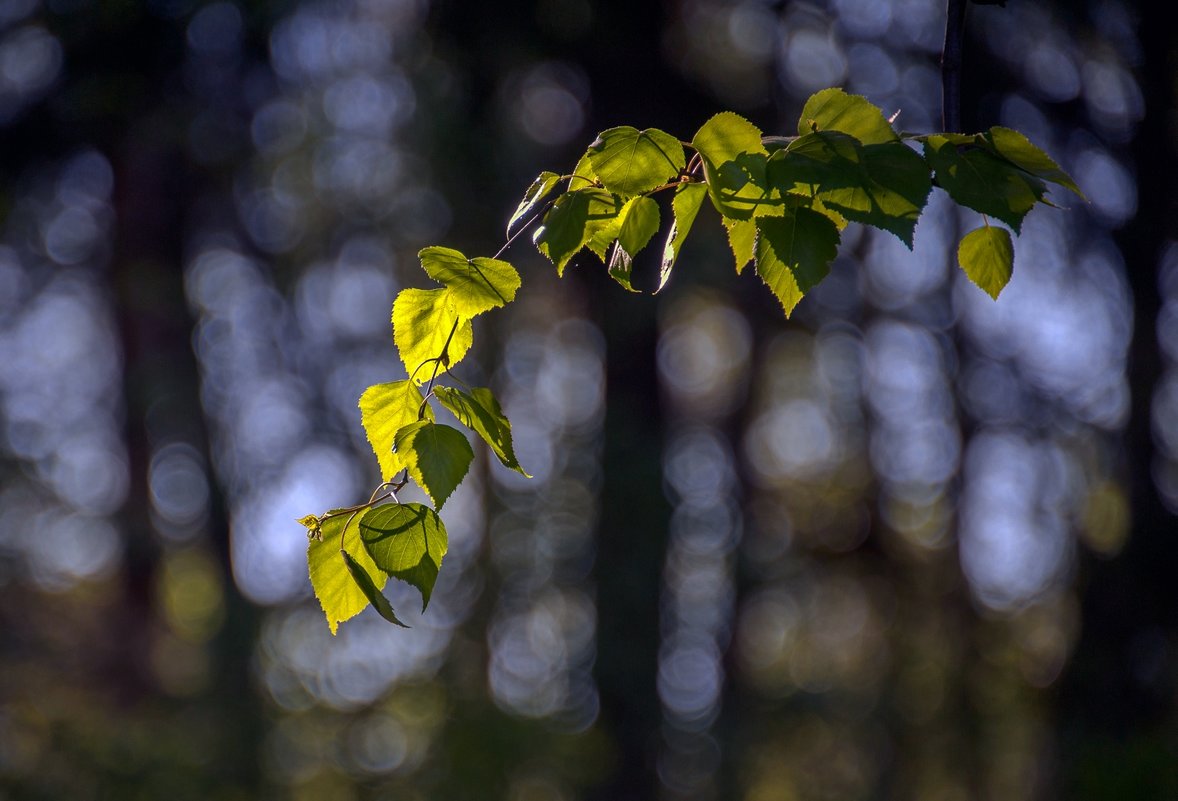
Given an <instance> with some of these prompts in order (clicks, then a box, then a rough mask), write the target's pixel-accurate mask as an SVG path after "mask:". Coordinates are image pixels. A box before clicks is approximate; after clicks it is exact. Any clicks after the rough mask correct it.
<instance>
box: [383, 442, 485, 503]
mask: <svg viewBox="0 0 1178 801" xmlns="http://www.w3.org/2000/svg"><path fill="white" fill-rule="evenodd" d="M394 447H395V448H396V451H397V455H398V456H400V457H401V458H403V459H404V460H405V466H406V468H408V470H409V475H410V476H412V477H413V480H414V481H416V482H417V484H418V485H419V486H420V487H421V488H422V489H423V490H425V492H426V494H427V495H429V497H430V500H432V501H433V502H434V507H435V508H436V509H441V508H442V504H443V503H445V502H446V499H447V498H449V497H450V494H451V493H452V492H454V489H455V488H456V487H457V486H458V485H459V484H460V483H461V482H462V479H463V478H464V477H465V476H466V471H467V470H469V469H470V463H471V461H472V460H473V459H474V451H472V450H471V448H470V443H469V442H467V441H466V437H464V436H463V435H462V432H461V431H459V430H458V429H456V428H451V427H450V426H445V425H440V424H438V423H431V422H429V421H427V420H421V421H419V422H416V423H410V424H409V425H407V426H405V427H404V428H402V429H401V430H400V431H398V432H397V436H396V439H395V440H394Z"/></svg>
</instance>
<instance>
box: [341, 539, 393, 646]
mask: <svg viewBox="0 0 1178 801" xmlns="http://www.w3.org/2000/svg"><path fill="white" fill-rule="evenodd" d="M340 556H342V557H343V560H344V565H345V567H347V569H348V572H349V573H351V574H352V580H353V581H355V582H356V586H357V587H359V588H360V592H362V593H364V597H365V598H367V599H368V602H369V603H370V604H372V606H373V608H374V609H376V611H377V614H379V615H380V616H381V617H383V618H384V619H385V620H387V621H389V622H390V623H396V624H397V625H398V626H404V627H405V628H409V627H408V626H405V624H404V623H402V622H401V621H400V620H398V619H397V615H396V613H395V612H393V605H392V604H390V603H389V599H388V598H386V597H384V594H383V593H382V592H381V591H380V590H379V589H378V588H377V586H376V582H375V581H373V579H372V576H371V575H370V574H369V573H368V571H367V570H365V569H364V567H363V565H361V564H360V563H359V562H357V561H356V560H355V559H353V558H352V555H351V554H350V553H348V552H347V551H340ZM381 578H382V579H384V576H381ZM381 583H382V584H383V583H384V581H382V582H381Z"/></svg>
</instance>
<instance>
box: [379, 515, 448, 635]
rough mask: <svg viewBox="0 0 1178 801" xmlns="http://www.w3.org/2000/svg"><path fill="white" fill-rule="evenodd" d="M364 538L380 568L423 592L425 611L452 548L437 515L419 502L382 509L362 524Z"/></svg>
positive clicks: (422, 605)
mask: <svg viewBox="0 0 1178 801" xmlns="http://www.w3.org/2000/svg"><path fill="white" fill-rule="evenodd" d="M360 537H361V539H362V540H363V542H364V547H365V548H366V549H367V550H368V555H369V556H370V557H371V558H372V561H373V562H375V563H376V566H377V567H379V568H380V569H381V570H383V571H385V572H386V573H388V574H389V575H390V576H393V577H394V578H398V579H400V580H401V581H407V582H408V583H410V584H412V585H413V586H414V587H416V588H417V589H418V590H419V591H420V592H421V611H423V612H424V611H425V608H426V607H427V606H429V599H430V595H432V594H433V590H434V584H435V582H436V581H437V579H438V570H439V569H440V568H441V567H442V558H443V557H444V556H445V555H446V551H447V550H448V549H449V547H450V543H449V539H448V537H447V535H446V527H445V526H444V525H442V520H441V518H439V517H438V515H437V513H435V512H434V510H433V509H430V508H429V507H428V506H422V505H421V504H419V503H405V504H397V503H394V504H386V505H384V506H378V507H376V508H375V509H369V510H368V511H367V512H366V513H365V515H364V518H363V519H362V520H361V521H360Z"/></svg>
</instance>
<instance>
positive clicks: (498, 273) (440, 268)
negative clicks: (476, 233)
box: [417, 247, 520, 317]
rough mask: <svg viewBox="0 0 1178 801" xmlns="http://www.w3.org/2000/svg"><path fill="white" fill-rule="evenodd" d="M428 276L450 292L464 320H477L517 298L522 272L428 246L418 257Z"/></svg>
mask: <svg viewBox="0 0 1178 801" xmlns="http://www.w3.org/2000/svg"><path fill="white" fill-rule="evenodd" d="M417 255H418V258H420V259H421V268H422V269H423V270H425V272H426V275H428V276H429V277H430V278H432V279H434V280H435V281H437V282H438V283H440V284H442V285H443V286H445V287H446V288H447V289H449V290H450V294H449V300H450V303H451V305H452V306H453V308H454V311H455V312H457V313H458V315H459V316H461V317H475V316H477V315H479V314H482V313H483V312H485V311H490V310H491V309H495V308H499V307H501V306H505V305H507V304H508V303H510V302H511V301H512V300H514V299H515V292H516V290H517V289H519V285H520V280H519V273H518V272H516V270H515V268H514V267H512V266H511V265H510V264H508V263H507V262H505V261H501V260H500V259H489V258H486V257H485V256H477V257H475V258H473V259H468V258H467V257H466V256H465V255H464V254H462V253H460V252H458V251H457V250H454V249H452V248H443V247H428V248H424V249H423V250H422V251H421V252H420V253H418V254H417Z"/></svg>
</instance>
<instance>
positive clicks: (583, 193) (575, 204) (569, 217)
mask: <svg viewBox="0 0 1178 801" xmlns="http://www.w3.org/2000/svg"><path fill="white" fill-rule="evenodd" d="M621 210H622V200H621V198H619V197H618V196H617V195H614V194H611V193H610V192H607V191H605V190H604V189H596V188H584V189H577V190H574V191H571V192H566V193H565V194H563V195H561V196H560V197H559V198H557V200H556V203H555V204H554V205H553V206H552V208H551V209H549V210H548V213H547V214H546V215H544V222H543V223H542V224H541V225H540V227H539V228H537V229H536V233H535V235H534V236H533V237H532V241H533V242H534V243H535V245H536V248H537V249H538V250H539V251H540V252H541V253H542V254H544V255H545V256H547V257H548V259H549V260H550V261H551V262H552V263H553V264H555V265H556V273H557V275H563V274H564V268H565V266H566V265H567V264H568V263H569V259H571V258H572V257H573V256H575V255H576V254H577V253H578V252H579V251H580V250H581V248H583V247H585V246H586V245H589V246H590V249H591V250H593V252H594V253H596V254H597V256H598V258H604V256H605V250H606V248H608V247H609V246H610V244H611V243H612V242H613V240H614V238H616V237H617V229H618V213H619V212H620V211H621Z"/></svg>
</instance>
